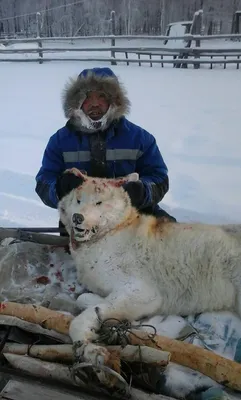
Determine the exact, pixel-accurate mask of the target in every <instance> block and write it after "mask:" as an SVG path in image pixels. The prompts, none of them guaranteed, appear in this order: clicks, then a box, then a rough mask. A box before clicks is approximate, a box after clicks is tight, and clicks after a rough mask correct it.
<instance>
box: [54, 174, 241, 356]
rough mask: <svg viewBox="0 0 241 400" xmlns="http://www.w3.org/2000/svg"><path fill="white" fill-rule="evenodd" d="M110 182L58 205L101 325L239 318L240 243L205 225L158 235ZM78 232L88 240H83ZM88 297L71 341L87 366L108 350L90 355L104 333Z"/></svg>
mask: <svg viewBox="0 0 241 400" xmlns="http://www.w3.org/2000/svg"><path fill="white" fill-rule="evenodd" d="M129 179H130V178H129ZM106 182H107V181H105V180H103V179H94V180H93V178H87V180H86V181H85V182H84V183H83V185H82V188H80V189H75V190H73V191H72V192H71V193H70V194H69V195H67V196H66V197H65V198H64V199H63V200H62V201H61V202H60V204H59V211H60V217H61V219H62V222H63V223H64V224H65V225H66V228H67V230H68V232H69V233H71V229H73V230H72V236H73V235H74V236H75V239H76V240H79V241H80V245H79V246H77V247H76V248H73V246H72V245H70V248H71V254H72V256H73V258H74V260H75V263H76V268H77V271H78V279H79V281H80V282H81V283H83V284H84V285H86V286H87V287H88V289H89V290H91V291H92V292H94V293H95V294H97V295H98V296H101V297H102V298H104V299H103V300H102V299H101V298H99V297H97V300H98V301H99V302H98V304H97V307H98V314H99V316H100V317H101V319H102V320H105V319H106V318H112V317H115V318H118V319H128V320H130V321H133V320H139V319H141V318H142V317H144V316H152V315H157V314H162V315H170V314H176V315H188V314H194V313H201V312H205V311H213V310H224V309H226V310H228V309H229V310H234V311H236V312H237V313H238V315H239V316H241V246H240V242H239V241H238V240H237V239H236V238H235V236H231V235H229V234H228V233H227V232H225V230H224V229H222V228H221V227H218V226H210V225H205V224H182V223H180V224H179V223H168V222H166V223H165V222H163V223H160V224H159V227H158V228H156V229H155V224H156V219H155V217H152V216H144V215H138V213H137V212H136V211H135V210H134V209H133V208H132V207H131V205H130V201H129V198H128V195H127V193H126V192H125V191H124V190H123V188H122V187H114V186H112V185H111V184H109V183H108V182H107V183H106ZM77 200H80V201H81V203H80V204H78V202H77ZM99 202H102V204H98V203H99ZM74 213H80V214H82V215H83V216H84V221H83V222H82V224H81V225H78V226H76V225H74V224H73V223H72V215H73V214H74ZM80 226H81V229H83V230H84V232H87V233H86V235H85V236H82V237H78V236H77V235H78V230H76V228H80ZM92 227H95V232H97V233H93V232H91V228H92ZM82 296H86V295H82ZM82 296H80V298H79V304H80V305H81V304H82V305H84V304H85V305H86V306H87V308H86V310H85V311H83V312H82V313H81V314H80V315H79V316H77V317H76V318H75V319H74V320H73V321H72V323H71V325H70V336H71V338H72V340H73V342H77V341H80V342H81V343H84V344H85V345H87V347H85V351H84V356H85V358H86V359H88V360H90V361H92V362H97V361H96V360H97V359H98V360H99V361H98V362H100V359H101V360H102V361H103V357H104V354H103V349H102V348H100V347H99V346H96V345H93V344H91V351H88V349H89V346H90V344H89V343H90V342H91V341H93V340H94V339H96V338H97V333H96V330H98V328H99V320H98V317H97V313H96V304H93V303H89V304H88V301H87V304H86V299H83V301H82V300H81V297H82ZM95 300H96V298H95ZM94 303H95V301H94ZM83 308H84V307H83ZM93 346H94V347H93ZM98 357H100V358H98Z"/></svg>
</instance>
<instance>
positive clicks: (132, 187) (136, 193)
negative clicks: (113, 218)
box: [123, 181, 145, 209]
mask: <svg viewBox="0 0 241 400" xmlns="http://www.w3.org/2000/svg"><path fill="white" fill-rule="evenodd" d="M123 189H124V190H125V191H126V192H127V193H128V195H129V197H130V199H131V205H132V206H133V207H136V208H137V209H139V208H140V207H141V206H142V204H143V202H144V199H145V187H144V185H143V183H142V182H141V181H136V182H127V183H124V185H123Z"/></svg>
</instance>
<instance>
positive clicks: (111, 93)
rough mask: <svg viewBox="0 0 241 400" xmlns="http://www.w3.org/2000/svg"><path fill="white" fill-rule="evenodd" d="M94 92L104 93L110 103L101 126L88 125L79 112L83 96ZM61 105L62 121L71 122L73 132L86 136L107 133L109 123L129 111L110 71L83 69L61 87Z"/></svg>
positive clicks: (120, 88)
mask: <svg viewBox="0 0 241 400" xmlns="http://www.w3.org/2000/svg"><path fill="white" fill-rule="evenodd" d="M95 90H97V91H101V92H104V93H105V94H106V96H107V98H108V100H109V103H110V107H109V110H108V111H107V113H106V115H104V117H103V118H102V121H101V124H100V123H99V121H92V120H91V119H90V118H89V117H87V116H86V115H85V114H84V112H83V110H82V109H81V106H82V104H83V102H84V100H85V98H86V94H87V92H89V91H95ZM62 101H63V109H64V114H65V117H66V118H68V119H70V120H71V123H72V124H73V125H74V126H75V128H76V129H78V130H81V131H84V132H87V133H92V132H95V131H96V130H105V129H107V128H108V126H109V125H110V124H111V123H112V122H113V121H115V120H118V119H119V118H121V117H122V116H125V115H126V114H128V112H129V110H130V100H129V99H128V97H127V93H126V90H125V88H124V86H123V85H122V84H121V83H120V81H119V80H118V78H117V76H116V75H115V74H114V72H113V71H112V70H111V69H110V68H93V69H85V70H83V71H82V72H81V73H80V74H79V75H78V76H77V78H70V79H69V82H67V83H66V85H65V88H64V91H63V94H62Z"/></svg>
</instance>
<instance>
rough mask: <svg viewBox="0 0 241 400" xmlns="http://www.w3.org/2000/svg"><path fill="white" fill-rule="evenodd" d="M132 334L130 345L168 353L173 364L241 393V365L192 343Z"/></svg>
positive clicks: (134, 331) (138, 333)
mask: <svg viewBox="0 0 241 400" xmlns="http://www.w3.org/2000/svg"><path fill="white" fill-rule="evenodd" d="M132 332H133V333H134V335H132V334H131V333H130V334H129V335H128V339H129V342H130V344H132V345H145V346H150V347H153V348H155V349H160V350H163V351H168V352H170V353H171V361H172V362H174V363H177V364H180V365H183V366H185V367H189V368H191V369H194V370H196V371H199V372H201V373H202V374H204V375H206V376H209V377H210V378H212V379H213V380H214V381H216V382H218V383H220V384H222V385H225V386H227V387H229V388H231V389H234V390H239V391H241V364H239V363H237V362H235V361H232V360H229V359H226V358H224V357H221V356H220V355H218V354H215V353H213V352H211V351H209V350H206V349H203V348H201V347H198V346H195V345H193V344H190V343H185V342H181V341H178V340H175V339H170V338H168V337H165V336H158V335H156V336H154V337H153V336H152V335H150V334H148V333H145V332H141V331H139V330H132Z"/></svg>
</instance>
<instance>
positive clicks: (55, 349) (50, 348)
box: [2, 342, 171, 367]
mask: <svg viewBox="0 0 241 400" xmlns="http://www.w3.org/2000/svg"><path fill="white" fill-rule="evenodd" d="M106 349H107V350H108V351H109V353H112V352H116V353H117V354H118V355H119V357H120V359H121V360H123V361H126V362H129V363H132V362H142V363H147V364H152V365H157V366H162V367H163V366H166V365H167V364H168V363H169V360H170V356H171V354H170V353H168V352H166V351H161V350H157V349H153V348H150V347H147V346H131V345H127V346H125V347H124V348H122V347H121V346H106ZM2 352H3V353H10V354H17V355H22V356H24V355H29V356H30V357H35V358H40V359H41V360H45V361H54V362H67V363H73V361H74V354H73V347H72V345H70V344H53V345H33V346H29V345H27V344H20V343H11V342H9V343H6V344H5V346H4V348H3V350H2Z"/></svg>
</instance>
